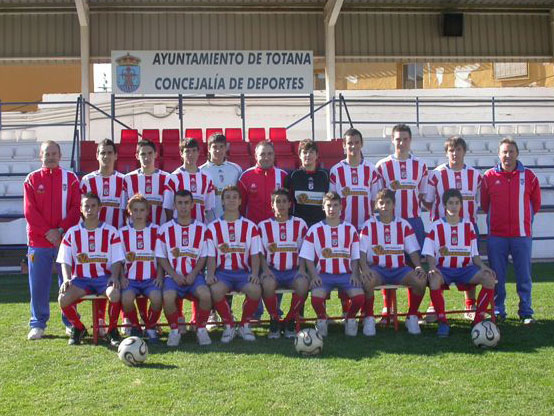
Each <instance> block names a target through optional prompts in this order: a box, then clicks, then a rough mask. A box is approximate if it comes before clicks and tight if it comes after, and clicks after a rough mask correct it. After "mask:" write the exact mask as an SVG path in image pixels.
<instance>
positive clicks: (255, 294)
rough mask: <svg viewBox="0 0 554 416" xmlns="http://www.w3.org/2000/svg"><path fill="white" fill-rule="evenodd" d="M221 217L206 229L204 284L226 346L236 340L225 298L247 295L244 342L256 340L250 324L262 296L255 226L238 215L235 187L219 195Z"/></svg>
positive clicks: (257, 237)
mask: <svg viewBox="0 0 554 416" xmlns="http://www.w3.org/2000/svg"><path fill="white" fill-rule="evenodd" d="M221 200H222V202H223V209H224V213H223V217H222V218H220V219H217V220H215V221H214V222H212V223H211V224H210V225H209V227H208V233H207V237H206V238H207V241H208V262H207V263H208V264H207V276H206V281H207V282H208V284H209V285H210V289H211V292H212V298H213V303H214V307H215V309H216V310H217V312H218V313H219V315H220V316H221V318H222V319H223V322H224V323H225V327H224V330H223V335H222V336H221V342H223V343H229V342H231V341H232V340H233V338H234V337H235V328H234V323H233V316H232V314H231V309H230V307H229V304H228V303H227V301H226V300H225V295H226V294H227V293H228V292H229V291H230V290H239V291H241V292H242V293H244V294H245V295H246V300H245V302H244V305H243V309H242V318H241V321H240V327H239V335H240V336H241V338H242V339H244V340H245V341H255V339H256V338H255V336H254V333H253V332H252V329H251V328H250V325H249V321H250V318H251V317H252V315H253V314H254V312H255V311H256V308H257V307H258V304H259V303H260V298H261V295H262V289H261V287H260V279H259V274H260V256H259V254H260V252H261V241H260V233H259V231H258V227H256V225H255V224H254V223H253V222H252V221H249V220H247V219H246V218H243V217H241V215H240V204H241V197H240V191H239V189H238V187H236V186H229V187H227V188H225V189H224V190H223V193H222V194H221Z"/></svg>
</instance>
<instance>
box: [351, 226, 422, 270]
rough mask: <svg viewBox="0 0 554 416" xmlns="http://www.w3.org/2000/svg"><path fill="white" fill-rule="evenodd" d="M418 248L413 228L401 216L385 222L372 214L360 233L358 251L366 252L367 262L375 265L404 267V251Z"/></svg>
mask: <svg viewBox="0 0 554 416" xmlns="http://www.w3.org/2000/svg"><path fill="white" fill-rule="evenodd" d="M419 249H420V247H419V244H418V242H417V238H416V236H415V232H414V230H413V228H412V227H411V225H410V224H409V223H408V221H406V220H404V219H401V218H398V219H396V218H395V219H393V220H392V221H391V222H390V223H388V224H385V223H383V222H381V221H380V220H379V217H378V216H374V217H372V218H370V219H369V221H367V222H366V223H365V225H364V227H363V229H362V231H361V233H360V251H361V252H362V253H366V256H367V260H368V263H370V264H374V265H376V266H381V267H389V268H391V267H404V266H405V265H406V261H405V253H408V254H410V253H413V252H414V251H418V250H419ZM360 255H363V254H360Z"/></svg>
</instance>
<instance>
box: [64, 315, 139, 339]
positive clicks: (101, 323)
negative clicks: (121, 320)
mask: <svg viewBox="0 0 554 416" xmlns="http://www.w3.org/2000/svg"><path fill="white" fill-rule="evenodd" d="M104 325H106V322H105V321H104V320H103V319H102V318H100V319H98V326H99V327H100V328H98V336H100V337H102V338H103V337H105V336H106V335H107V334H108V331H107V329H106V328H102V327H103V326H104ZM70 331H71V329H70ZM129 331H130V330H129Z"/></svg>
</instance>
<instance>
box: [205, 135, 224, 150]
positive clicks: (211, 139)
mask: <svg viewBox="0 0 554 416" xmlns="http://www.w3.org/2000/svg"><path fill="white" fill-rule="evenodd" d="M213 143H222V144H225V145H226V144H227V137H225V136H224V135H223V134H221V133H214V134H212V135H211V136H210V137H208V147H210V146H211V145H212V144H213Z"/></svg>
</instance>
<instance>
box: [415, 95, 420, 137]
mask: <svg viewBox="0 0 554 416" xmlns="http://www.w3.org/2000/svg"><path fill="white" fill-rule="evenodd" d="M415 107H416V126H417V128H418V129H419V97H415Z"/></svg>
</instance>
